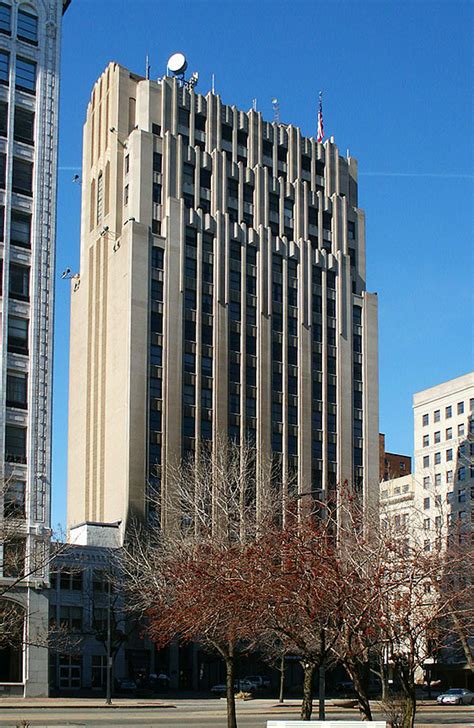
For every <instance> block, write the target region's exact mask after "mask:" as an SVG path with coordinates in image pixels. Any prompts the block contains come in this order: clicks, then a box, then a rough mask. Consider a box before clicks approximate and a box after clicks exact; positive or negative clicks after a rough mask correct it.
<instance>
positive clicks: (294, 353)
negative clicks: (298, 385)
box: [288, 346, 298, 366]
mask: <svg viewBox="0 0 474 728" xmlns="http://www.w3.org/2000/svg"><path fill="white" fill-rule="evenodd" d="M288 364H292V365H293V366H296V365H297V364H298V349H297V348H296V346H289V347H288Z"/></svg>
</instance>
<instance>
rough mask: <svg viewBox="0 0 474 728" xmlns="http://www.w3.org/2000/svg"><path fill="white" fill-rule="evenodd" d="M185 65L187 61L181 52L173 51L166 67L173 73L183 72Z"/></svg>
mask: <svg viewBox="0 0 474 728" xmlns="http://www.w3.org/2000/svg"><path fill="white" fill-rule="evenodd" d="M187 67H188V62H187V60H186V57H185V56H184V55H183V53H173V55H172V56H171V58H170V59H169V60H168V69H169V70H170V71H171V73H174V74H175V75H180V74H182V73H184V72H185V70H186V69H187Z"/></svg>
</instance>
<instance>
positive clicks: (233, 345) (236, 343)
mask: <svg viewBox="0 0 474 728" xmlns="http://www.w3.org/2000/svg"><path fill="white" fill-rule="evenodd" d="M229 349H230V350H231V351H240V334H238V333H237V332H236V331H231V332H230V333H229Z"/></svg>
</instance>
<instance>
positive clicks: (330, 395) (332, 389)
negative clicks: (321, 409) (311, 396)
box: [328, 384, 337, 404]
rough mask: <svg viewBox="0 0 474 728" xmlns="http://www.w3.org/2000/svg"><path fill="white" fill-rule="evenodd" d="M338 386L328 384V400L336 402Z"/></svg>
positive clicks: (332, 402)
mask: <svg viewBox="0 0 474 728" xmlns="http://www.w3.org/2000/svg"><path fill="white" fill-rule="evenodd" d="M336 396H337V395H336V387H335V386H334V385H333V384H328V402H331V404H336Z"/></svg>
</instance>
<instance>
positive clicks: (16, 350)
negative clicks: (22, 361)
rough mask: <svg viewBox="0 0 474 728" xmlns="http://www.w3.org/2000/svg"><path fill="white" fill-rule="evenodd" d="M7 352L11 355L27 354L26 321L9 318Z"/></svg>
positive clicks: (13, 317)
mask: <svg viewBox="0 0 474 728" xmlns="http://www.w3.org/2000/svg"><path fill="white" fill-rule="evenodd" d="M8 351H10V352H12V353H13V354H28V319H23V318H16V317H15V316H10V317H9V319H8Z"/></svg>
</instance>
